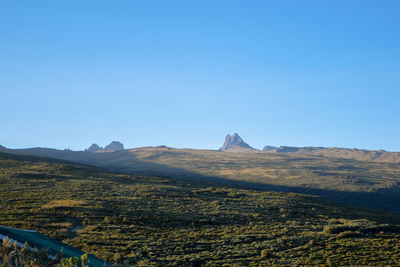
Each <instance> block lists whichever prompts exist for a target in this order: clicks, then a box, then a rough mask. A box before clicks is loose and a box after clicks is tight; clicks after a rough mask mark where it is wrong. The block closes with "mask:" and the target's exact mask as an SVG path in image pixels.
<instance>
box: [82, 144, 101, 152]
mask: <svg viewBox="0 0 400 267" xmlns="http://www.w3.org/2000/svg"><path fill="white" fill-rule="evenodd" d="M102 150H103V148H102V147H100V146H99V145H97V144H92V145H91V146H90V147H89V148H87V149H85V151H87V152H96V151H102Z"/></svg>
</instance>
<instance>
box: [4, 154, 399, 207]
mask: <svg viewBox="0 0 400 267" xmlns="http://www.w3.org/2000/svg"><path fill="white" fill-rule="evenodd" d="M9 151H10V152H12V153H20V154H30V155H39V156H46V157H51V158H58V159H63V160H70V161H73V162H77V163H83V164H90V165H94V166H98V167H102V168H107V169H109V170H117V171H123V172H129V173H134V174H141V175H150V176H171V177H176V178H185V179H192V180H196V181H198V180H203V181H204V180H214V181H219V182H228V183H240V184H241V186H247V188H257V189H263V190H269V191H283V192H295V193H306V194H313V195H319V196H323V197H326V198H329V199H331V200H334V201H336V202H340V203H344V204H349V205H356V206H364V207H368V208H379V209H385V210H388V211H392V212H397V213H400V206H399V205H398V203H400V168H399V164H398V163H382V162H368V161H357V160H352V159H343V158H329V157H324V156H312V155H289V154H273V153H265V152H254V153H226V152H220V151H215V150H196V149H175V148H168V147H145V148H136V149H131V150H124V151H115V152H109V151H108V152H99V153H89V152H79V151H62V150H54V149H43V148H34V149H26V150H9Z"/></svg>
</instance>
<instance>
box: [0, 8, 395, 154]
mask: <svg viewBox="0 0 400 267" xmlns="http://www.w3.org/2000/svg"><path fill="white" fill-rule="evenodd" d="M399 12H400V1H398V0H393V1H390V0H382V1H379V0H375V1H369V0H335V1H328V0H313V1H311V0H310V1H308V0H291V1H285V0H279V1H267V0H260V1H245V0H242V1H235V0H227V1H215V0H211V1H204V0H203V1H188V0H182V1H172V0H168V1H164V0H160V1H152V0H149V1H147V0H146V1H131V0H129V1H128V0H126V1H123V0H118V1H104V0H92V1H90V0H85V1H83V0H60V1H54V0H49V1H42V0H35V1H32V0H25V1H23V0H20V1H12V0H9V1H1V2H0V116H1V117H0V118H1V120H0V144H2V145H5V146H7V147H12V148H20V147H33V146H45V147H56V148H67V147H68V148H72V149H83V148H85V147H87V146H89V145H90V144H91V143H93V142H96V143H98V144H99V145H102V146H103V145H106V144H107V143H109V142H111V141H112V140H120V141H121V142H123V143H124V144H125V146H126V147H137V146H148V145H161V144H165V145H168V146H174V147H192V148H218V147H219V146H220V145H221V144H222V143H223V141H224V138H225V135H226V134H227V133H233V132H237V133H239V134H240V135H241V136H242V137H243V139H244V140H245V141H247V142H248V143H249V144H250V145H252V146H254V147H257V148H261V147H263V146H264V145H267V144H269V145H293V146H306V145H307V146H339V147H350V148H353V147H357V148H368V149H380V148H382V149H387V150H393V151H400V16H399Z"/></svg>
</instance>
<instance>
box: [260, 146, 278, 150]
mask: <svg viewBox="0 0 400 267" xmlns="http://www.w3.org/2000/svg"><path fill="white" fill-rule="evenodd" d="M275 149H278V148H277V147H276V146H265V147H264V148H263V151H271V150H275Z"/></svg>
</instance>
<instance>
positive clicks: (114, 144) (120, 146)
mask: <svg viewBox="0 0 400 267" xmlns="http://www.w3.org/2000/svg"><path fill="white" fill-rule="evenodd" d="M124 149H125V148H124V145H123V144H122V143H121V142H118V141H112V142H111V143H110V144H109V145H108V146H106V147H105V148H104V150H107V151H109V150H124Z"/></svg>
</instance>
